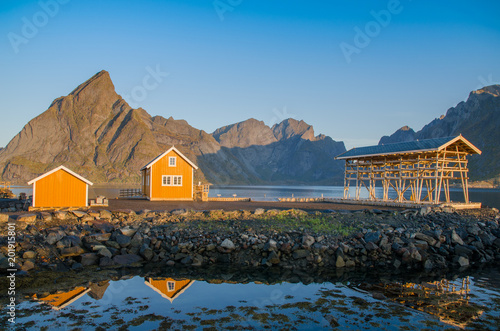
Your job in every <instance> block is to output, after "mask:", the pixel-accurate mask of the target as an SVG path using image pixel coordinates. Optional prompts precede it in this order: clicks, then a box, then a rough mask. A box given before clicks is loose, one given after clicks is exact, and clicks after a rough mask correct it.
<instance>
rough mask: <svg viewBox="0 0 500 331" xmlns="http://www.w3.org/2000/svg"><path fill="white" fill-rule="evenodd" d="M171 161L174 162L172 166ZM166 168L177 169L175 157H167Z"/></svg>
mask: <svg viewBox="0 0 500 331" xmlns="http://www.w3.org/2000/svg"><path fill="white" fill-rule="evenodd" d="M172 160H173V161H174V162H173V164H172ZM168 166H169V167H177V157H175V156H169V157H168Z"/></svg>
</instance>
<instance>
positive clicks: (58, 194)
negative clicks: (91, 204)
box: [28, 166, 93, 208]
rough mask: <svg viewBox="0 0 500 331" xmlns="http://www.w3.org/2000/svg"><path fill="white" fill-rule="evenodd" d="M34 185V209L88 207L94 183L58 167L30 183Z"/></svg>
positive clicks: (62, 167)
mask: <svg viewBox="0 0 500 331" xmlns="http://www.w3.org/2000/svg"><path fill="white" fill-rule="evenodd" d="M28 185H33V207H45V208H52V207H87V206H88V201H89V185H93V184H92V182H90V181H88V180H87V179H85V178H83V177H81V176H80V175H78V174H76V173H74V172H73V171H71V170H69V169H68V168H66V167H65V166H60V167H57V168H55V169H53V170H51V171H49V172H47V173H45V174H43V175H41V176H40V177H37V178H35V179H33V180H31V181H29V182H28Z"/></svg>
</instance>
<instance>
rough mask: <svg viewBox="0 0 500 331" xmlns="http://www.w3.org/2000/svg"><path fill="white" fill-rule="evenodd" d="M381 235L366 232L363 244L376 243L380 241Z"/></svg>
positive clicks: (374, 232)
mask: <svg viewBox="0 0 500 331" xmlns="http://www.w3.org/2000/svg"><path fill="white" fill-rule="evenodd" d="M380 237H381V234H380V231H372V232H367V233H366V234H365V242H367V243H370V242H371V243H375V244H376V243H378V241H379V240H380Z"/></svg>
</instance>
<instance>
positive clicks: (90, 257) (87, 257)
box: [80, 253, 99, 267]
mask: <svg viewBox="0 0 500 331" xmlns="http://www.w3.org/2000/svg"><path fill="white" fill-rule="evenodd" d="M97 262H99V256H97V254H96V253H84V254H82V255H80V263H81V264H82V265H83V266H84V267H86V266H89V265H94V264H97Z"/></svg>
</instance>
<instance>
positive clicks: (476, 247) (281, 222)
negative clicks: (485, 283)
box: [0, 208, 500, 272]
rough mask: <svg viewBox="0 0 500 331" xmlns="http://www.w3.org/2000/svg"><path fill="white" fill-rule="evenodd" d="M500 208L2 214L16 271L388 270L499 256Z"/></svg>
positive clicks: (0, 260)
mask: <svg viewBox="0 0 500 331" xmlns="http://www.w3.org/2000/svg"><path fill="white" fill-rule="evenodd" d="M499 219H500V214H499V212H498V210H496V209H480V210H470V211H453V210H449V209H447V210H444V211H443V210H440V209H438V210H432V209H430V208H422V209H421V210H405V211H381V210H371V211H368V210H365V211H354V212H352V211H327V212H314V213H307V212H305V211H301V210H288V211H278V210H267V211H266V210H263V209H257V210H255V211H254V212H250V211H232V212H227V211H226V212H224V211H221V210H212V211H205V212H196V211H186V210H174V211H172V212H153V211H148V210H144V211H142V212H140V213H135V212H134V211H130V210H119V211H113V212H110V211H107V210H100V211H55V212H39V213H35V214H24V215H19V216H15V215H10V216H9V215H8V214H0V228H1V234H2V236H1V237H0V242H1V253H0V265H1V268H2V270H5V268H7V267H8V259H7V256H8V250H7V247H8V241H9V239H8V235H7V234H8V231H7V227H8V225H9V224H10V225H11V227H12V226H13V224H15V231H16V236H15V239H16V240H15V249H16V262H17V268H18V269H20V270H22V272H30V271H33V270H40V269H51V270H60V271H63V270H69V269H74V270H79V269H81V268H86V267H91V266H98V267H100V268H117V267H121V266H125V265H129V266H130V265H132V266H138V265H141V264H142V263H146V262H148V263H155V264H157V265H158V266H161V265H165V266H176V265H179V266H195V267H199V266H208V265H218V264H231V265H233V266H238V265H240V266H250V267H257V266H260V267H262V266H263V267H266V266H267V267H272V266H278V267H282V268H289V269H291V268H293V269H302V270H310V269H311V268H330V269H331V268H355V267H364V268H367V267H368V268H369V267H377V268H381V267H387V268H391V269H394V268H404V269H412V270H432V269H434V270H439V269H446V268H450V267H466V266H469V265H474V264H480V263H486V262H491V261H494V260H500V228H499Z"/></svg>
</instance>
